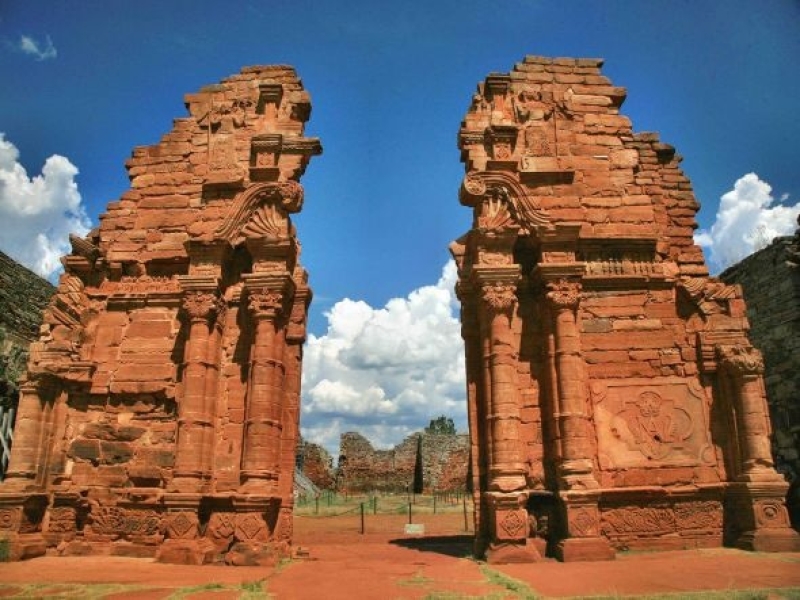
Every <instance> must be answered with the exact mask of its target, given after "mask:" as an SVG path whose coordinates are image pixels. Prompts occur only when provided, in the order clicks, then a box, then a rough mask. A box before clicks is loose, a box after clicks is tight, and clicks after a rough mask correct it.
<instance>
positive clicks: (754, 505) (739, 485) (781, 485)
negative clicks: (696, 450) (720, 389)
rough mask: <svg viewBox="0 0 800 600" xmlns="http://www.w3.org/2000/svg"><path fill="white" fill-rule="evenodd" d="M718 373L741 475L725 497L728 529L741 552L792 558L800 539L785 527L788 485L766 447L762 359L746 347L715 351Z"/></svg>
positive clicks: (768, 428) (787, 524) (765, 409)
mask: <svg viewBox="0 0 800 600" xmlns="http://www.w3.org/2000/svg"><path fill="white" fill-rule="evenodd" d="M717 359H718V363H719V367H720V371H721V373H722V375H723V377H725V378H726V380H727V383H728V385H727V386H724V387H727V389H728V390H729V391H730V392H731V393H732V395H733V398H732V400H733V402H732V404H733V410H734V412H735V415H736V428H737V435H738V439H737V441H738V446H739V457H740V462H741V464H740V472H739V474H738V476H737V481H736V482H734V483H731V484H729V486H728V488H727V490H726V496H725V512H726V515H725V517H726V520H727V521H728V526H727V529H728V530H729V531H731V532H732V533H733V537H734V538H735V539H732V540H728V542H734V543H735V544H736V545H737V546H739V547H740V548H744V549H746V550H756V551H761V552H796V551H798V550H800V536H798V534H797V532H796V531H794V530H793V529H791V527H790V526H789V515H788V512H787V510H786V502H785V498H786V491H787V489H788V487H789V486H788V484H787V483H786V481H785V480H784V479H783V477H781V475H780V474H779V473H778V472H776V471H775V469H774V467H773V462H772V455H771V452H770V444H769V433H770V424H769V413H768V409H767V401H766V398H765V396H764V388H763V385H762V380H761V378H762V376H763V374H764V360H763V358H762V357H761V353H760V352H759V351H758V350H756V349H755V348H752V347H748V346H743V345H739V346H718V347H717Z"/></svg>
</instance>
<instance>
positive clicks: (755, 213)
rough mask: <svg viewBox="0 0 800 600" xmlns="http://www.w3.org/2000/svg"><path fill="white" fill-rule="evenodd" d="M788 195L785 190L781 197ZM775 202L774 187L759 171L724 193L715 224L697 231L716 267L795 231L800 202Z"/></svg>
mask: <svg viewBox="0 0 800 600" xmlns="http://www.w3.org/2000/svg"><path fill="white" fill-rule="evenodd" d="M788 198H789V195H788V194H783V195H782V196H781V199H780V201H781V202H786V201H787V200H788ZM774 202H775V198H773V196H772V187H771V186H770V185H769V184H768V183H767V182H766V181H761V179H759V178H758V175H756V174H755V173H748V174H747V175H745V176H744V177H741V178H740V179H739V180H738V181H737V182H736V183H735V184H734V185H733V189H732V190H731V191H729V192H727V193H725V194H724V195H723V196H722V198H721V201H720V204H719V209H718V210H717V218H716V221H715V222H714V224H713V225H712V226H711V228H710V229H708V230H701V231H698V232H697V233H696V234H695V242H696V243H697V244H699V245H700V246H702V247H703V248H705V249H706V251H707V252H708V254H707V256H708V257H709V263H710V266H711V267H712V271H714V272H718V271H722V270H723V269H726V268H727V267H729V266H731V265H733V264H736V263H737V262H739V261H740V260H742V259H743V258H745V257H746V256H749V255H750V254H752V253H753V252H755V251H756V250H760V249H761V248H764V247H766V246H767V245H768V244H769V243H770V242H772V239H773V238H775V237H778V236H784V235H791V234H792V233H793V232H794V230H795V227H796V219H797V214H798V212H800V202H798V203H797V204H795V205H793V206H787V205H781V204H776V205H773V204H774Z"/></svg>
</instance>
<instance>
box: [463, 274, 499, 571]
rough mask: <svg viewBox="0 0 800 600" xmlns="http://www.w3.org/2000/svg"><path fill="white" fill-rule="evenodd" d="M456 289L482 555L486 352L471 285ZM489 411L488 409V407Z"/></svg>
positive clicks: (477, 533) (477, 551)
mask: <svg viewBox="0 0 800 600" xmlns="http://www.w3.org/2000/svg"><path fill="white" fill-rule="evenodd" d="M456 293H457V294H458V298H459V300H460V301H461V337H462V338H463V339H464V352H465V359H466V360H465V363H466V365H465V366H466V371H467V390H466V391H467V421H468V423H469V440H470V467H471V472H472V481H471V483H472V500H473V522H474V530H475V555H476V556H481V555H483V553H484V552H485V551H486V547H487V545H488V544H489V535H490V533H491V532H490V531H488V529H487V523H488V521H487V520H485V519H482V518H481V516H482V510H481V490H482V489H484V487H485V486H486V485H488V484H486V480H487V472H486V471H487V466H486V465H487V460H486V455H487V454H488V453H489V449H488V447H487V437H488V436H487V435H486V433H485V426H486V423H485V419H483V418H481V410H480V406H485V404H486V402H488V400H485V399H484V393H483V391H484V389H485V388H484V387H483V377H482V369H483V353H482V352H481V338H480V325H479V323H478V315H477V300H476V298H475V293H474V290H473V288H472V287H471V286H468V285H464V284H463V282H459V283H458V285H457V286H456ZM486 412H488V411H486Z"/></svg>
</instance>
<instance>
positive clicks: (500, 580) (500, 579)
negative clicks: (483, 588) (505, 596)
mask: <svg viewBox="0 0 800 600" xmlns="http://www.w3.org/2000/svg"><path fill="white" fill-rule="evenodd" d="M480 569H481V573H482V574H483V576H484V577H485V578H486V581H488V582H489V583H491V584H493V585H496V586H498V587H501V588H505V589H506V590H508V591H509V592H511V593H512V594H514V596H512V598H519V599H520V600H538V599H539V598H540V596H539V595H538V594H537V593H536V592H534V591H533V590H532V589H531V588H530V586H528V584H527V583H525V582H524V581H520V580H519V579H514V578H513V577H509V576H508V575H505V574H503V573H500V572H499V571H495V570H494V569H490V568H489V567H487V566H486V565H481V566H480Z"/></svg>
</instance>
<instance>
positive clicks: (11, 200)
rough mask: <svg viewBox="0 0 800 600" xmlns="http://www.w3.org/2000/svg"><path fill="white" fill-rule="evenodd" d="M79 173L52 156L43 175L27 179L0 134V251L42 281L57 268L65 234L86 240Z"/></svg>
mask: <svg viewBox="0 0 800 600" xmlns="http://www.w3.org/2000/svg"><path fill="white" fill-rule="evenodd" d="M77 174H78V169H77V168H76V167H75V165H73V164H72V163H71V162H70V161H69V160H68V159H66V158H64V157H63V156H59V155H57V154H54V155H53V156H51V157H50V158H48V159H47V160H46V161H45V163H44V167H42V174H41V175H36V176H34V177H28V173H27V171H26V170H25V167H23V166H22V165H21V164H20V162H19V151H18V150H17V148H16V147H15V146H14V144H12V143H11V142H9V141H8V140H6V139H5V134H3V133H0V223H2V224H3V235H2V236H0V249H2V250H3V251H4V252H5V253H7V254H8V255H9V256H11V257H12V258H14V259H15V260H17V261H19V262H21V263H22V264H23V265H25V266H26V267H28V268H29V269H31V270H33V271H35V272H36V273H38V274H39V275H41V276H42V277H50V276H52V275H53V274H55V272H56V271H58V269H59V268H60V266H61V265H60V262H59V258H60V257H61V256H62V255H64V254H67V253H68V252H69V250H70V245H69V234H70V233H75V234H78V235H81V236H83V235H86V233H88V231H89V228H90V225H91V223H90V221H89V219H88V217H87V216H86V212H85V210H84V207H83V205H82V203H81V195H80V193H79V192H78V185H77V183H75V176H76V175H77Z"/></svg>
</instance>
